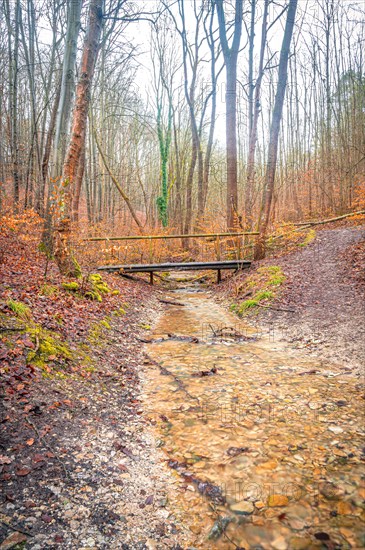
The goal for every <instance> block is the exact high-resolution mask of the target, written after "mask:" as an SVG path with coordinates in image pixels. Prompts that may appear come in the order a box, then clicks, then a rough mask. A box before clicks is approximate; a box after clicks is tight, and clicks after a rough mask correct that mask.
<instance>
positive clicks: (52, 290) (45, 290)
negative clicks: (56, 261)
mask: <svg viewBox="0 0 365 550" xmlns="http://www.w3.org/2000/svg"><path fill="white" fill-rule="evenodd" d="M57 293H58V288H57V287H56V286H52V285H47V284H44V285H42V286H41V289H40V291H39V294H41V295H42V296H55V295H56V294H57Z"/></svg>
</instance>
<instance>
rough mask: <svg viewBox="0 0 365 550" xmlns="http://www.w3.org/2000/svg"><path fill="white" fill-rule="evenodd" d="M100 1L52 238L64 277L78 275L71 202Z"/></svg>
mask: <svg viewBox="0 0 365 550" xmlns="http://www.w3.org/2000/svg"><path fill="white" fill-rule="evenodd" d="M102 6H103V0H90V8H89V22H88V28H87V32H86V36H85V41H84V46H83V52H82V60H81V67H80V79H79V82H78V84H77V88H76V102H75V108H74V112H73V120H72V130H71V140H70V144H69V147H68V150H67V154H66V159H65V163H64V166H63V176H62V193H63V196H62V197H61V201H62V211H61V213H60V215H59V217H58V220H57V226H56V231H55V235H54V239H55V240H54V252H55V258H56V261H57V264H58V267H59V270H60V272H61V273H62V274H63V275H73V276H76V275H78V266H77V264H76V262H75V260H74V258H73V256H72V252H71V242H70V241H71V202H72V195H73V192H74V188H73V186H74V182H75V178H76V175H77V170H78V166H79V161H80V157H81V153H82V149H83V147H84V143H85V136H86V124H87V115H88V110H89V105H90V98H91V86H92V81H93V76H94V70H95V64H96V60H97V55H98V50H99V43H100V36H101V31H102V27H103V13H102Z"/></svg>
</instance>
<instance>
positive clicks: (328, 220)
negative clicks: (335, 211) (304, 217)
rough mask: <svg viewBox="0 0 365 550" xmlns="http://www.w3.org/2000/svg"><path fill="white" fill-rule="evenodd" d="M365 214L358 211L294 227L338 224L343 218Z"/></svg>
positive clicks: (302, 223)
mask: <svg viewBox="0 0 365 550" xmlns="http://www.w3.org/2000/svg"><path fill="white" fill-rule="evenodd" d="M361 214H365V210H358V211H357V212H350V213H349V214H343V215H342V216H337V217H336V218H328V219H327V220H320V221H316V222H299V223H295V224H294V225H296V226H312V225H322V224H325V223H331V222H338V221H339V220H344V219H345V218H350V217H351V216H359V215H361Z"/></svg>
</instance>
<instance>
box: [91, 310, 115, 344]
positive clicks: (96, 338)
mask: <svg viewBox="0 0 365 550" xmlns="http://www.w3.org/2000/svg"><path fill="white" fill-rule="evenodd" d="M106 330H111V326H110V317H105V318H104V319H102V320H101V321H97V322H96V323H93V324H92V325H91V327H90V331H89V337H88V340H89V342H90V344H92V345H100V344H102V343H103V341H104V340H105V331H106Z"/></svg>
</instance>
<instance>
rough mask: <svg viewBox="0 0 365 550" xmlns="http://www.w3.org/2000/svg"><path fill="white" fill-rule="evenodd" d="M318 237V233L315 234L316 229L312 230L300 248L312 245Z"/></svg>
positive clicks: (300, 244)
mask: <svg viewBox="0 0 365 550" xmlns="http://www.w3.org/2000/svg"><path fill="white" fill-rule="evenodd" d="M316 236H317V233H316V232H315V230H314V229H310V230H309V231H308V233H307V234H306V236H305V239H304V241H303V242H301V243H299V246H307V245H308V244H310V243H311V242H312V241H314V239H315V238H316Z"/></svg>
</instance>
